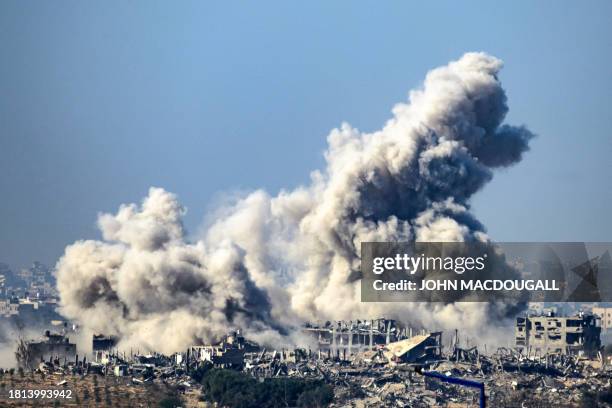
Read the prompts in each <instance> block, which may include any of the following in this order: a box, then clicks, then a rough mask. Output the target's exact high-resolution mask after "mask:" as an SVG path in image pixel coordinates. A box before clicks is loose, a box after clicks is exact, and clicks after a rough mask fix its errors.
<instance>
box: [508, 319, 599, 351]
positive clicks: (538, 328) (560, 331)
mask: <svg viewBox="0 0 612 408" xmlns="http://www.w3.org/2000/svg"><path fill="white" fill-rule="evenodd" d="M515 339H516V347H517V348H518V349H520V350H522V351H523V352H525V353H531V354H535V355H544V354H547V353H555V354H565V355H576V356H587V357H593V356H595V355H596V354H597V352H598V351H600V349H601V327H599V317H597V316H594V315H591V314H583V313H580V314H578V315H576V316H555V315H554V314H552V313H551V314H549V315H546V316H525V317H517V319H516V326H515Z"/></svg>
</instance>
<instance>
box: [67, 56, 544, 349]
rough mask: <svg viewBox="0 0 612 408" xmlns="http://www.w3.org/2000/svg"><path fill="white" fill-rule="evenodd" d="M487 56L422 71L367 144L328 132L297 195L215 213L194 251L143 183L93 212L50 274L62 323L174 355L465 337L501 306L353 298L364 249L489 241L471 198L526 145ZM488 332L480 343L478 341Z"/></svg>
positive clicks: (258, 194) (263, 196)
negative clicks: (324, 337) (374, 335)
mask: <svg viewBox="0 0 612 408" xmlns="http://www.w3.org/2000/svg"><path fill="white" fill-rule="evenodd" d="M501 67H502V63H501V61H500V60H498V59H496V58H494V57H491V56H489V55H486V54H484V53H468V54H465V55H464V56H463V57H462V58H461V59H459V60H458V61H454V62H451V63H450V64H448V65H447V66H444V67H441V68H437V69H435V70H433V71H431V72H429V73H428V74H427V77H426V79H425V82H424V85H423V87H422V88H421V89H419V90H415V91H412V92H411V93H410V97H409V101H408V102H407V103H401V104H398V105H396V106H395V107H394V108H393V117H392V118H391V119H390V120H389V121H388V122H387V123H386V124H385V126H384V127H383V128H382V129H381V130H379V131H377V132H374V133H362V132H360V131H359V130H357V129H355V128H352V127H351V126H350V125H348V124H343V125H342V126H341V127H340V128H339V129H334V130H333V131H332V132H331V133H330V135H329V137H328V143H329V147H328V149H327V151H326V153H325V158H326V162H327V166H326V168H325V169H324V170H323V171H315V172H314V173H313V174H312V181H311V183H310V185H308V186H305V187H300V188H297V189H295V190H292V191H283V192H281V193H280V194H279V195H278V196H275V197H271V196H270V195H268V194H267V193H266V192H264V191H261V190H258V191H255V192H253V193H251V194H249V195H247V196H245V197H243V198H241V199H237V200H235V201H234V202H233V203H231V205H227V206H225V207H224V208H222V209H220V210H219V211H218V212H217V213H216V216H217V218H216V219H215V221H214V222H213V223H212V225H211V226H210V227H209V228H208V229H207V230H206V231H205V232H204V233H203V234H202V237H201V239H199V240H198V241H197V242H188V241H187V240H186V238H185V236H184V229H183V226H182V224H181V216H182V215H183V213H184V209H183V208H182V207H181V205H180V204H179V202H178V201H177V199H176V197H175V196H174V195H173V194H171V193H168V192H166V191H164V190H163V189H160V188H151V190H150V191H149V195H148V196H147V198H145V200H144V201H143V203H142V205H141V206H137V205H134V204H131V205H124V206H121V207H120V209H119V211H118V212H117V214H114V215H113V214H102V215H100V216H99V219H98V225H99V227H100V229H101V231H102V235H103V238H104V241H79V242H76V243H74V244H73V245H70V246H68V247H67V248H66V252H65V254H64V256H63V257H62V258H61V259H60V261H59V262H58V265H57V269H58V275H57V279H58V289H59V291H60V295H61V305H62V313H63V314H64V315H65V316H66V317H68V318H70V319H73V320H76V321H78V322H79V323H80V324H81V325H83V326H85V327H87V328H89V329H91V330H94V331H97V332H104V333H106V334H113V335H118V336H120V337H121V339H122V341H123V342H124V344H125V345H127V344H129V345H132V346H137V347H140V348H141V349H154V350H157V351H162V352H167V353H170V352H174V351H178V350H181V349H184V348H185V347H187V346H189V345H191V344H194V343H201V342H206V341H210V340H213V339H216V338H218V337H219V336H221V335H223V334H224V333H225V332H226V331H227V330H228V329H230V328H241V329H243V330H244V333H245V335H246V336H247V337H248V338H251V339H253V340H255V341H259V342H263V343H268V344H274V345H279V344H283V343H285V344H286V343H298V344H299V342H300V336H299V335H298V334H297V332H296V331H295V328H296V327H298V326H299V325H300V323H301V322H303V321H306V320H315V319H351V318H352V319H355V318H373V317H378V316H382V315H384V316H387V317H394V318H397V319H399V320H402V321H404V322H410V323H411V324H412V325H413V327H416V326H424V327H428V328H441V329H450V328H456V327H461V328H463V329H465V330H468V331H469V330H473V329H476V328H478V330H482V328H481V327H480V324H481V322H482V321H483V319H485V318H487V316H491V315H496V316H504V314H505V308H506V306H505V305H488V304H481V303H457V304H447V305H444V304H429V303H406V304H399V303H392V304H389V303H361V302H360V287H359V272H358V271H359V257H360V253H359V251H360V243H361V242H362V241H409V240H414V239H417V240H420V241H472V240H478V241H487V240H488V237H487V235H486V232H485V228H484V226H483V225H482V224H480V223H479V222H478V221H477V220H476V219H475V218H474V216H473V215H472V214H471V213H470V212H469V199H470V197H471V196H472V195H473V194H474V193H475V192H477V191H478V190H479V189H481V188H482V187H483V186H484V185H485V184H486V183H487V182H488V181H489V180H491V178H492V174H493V169H494V168H496V167H500V166H509V165H511V164H513V163H516V162H518V161H519V160H520V159H521V156H522V154H523V153H524V152H525V151H527V150H528V142H529V139H531V138H532V137H533V135H532V133H530V132H529V131H528V130H527V129H526V128H524V127H513V126H508V125H502V122H503V119H504V117H505V114H506V112H507V110H508V108H507V105H506V96H505V93H504V90H503V88H502V87H501V84H500V82H499V80H498V77H497V74H498V72H499V70H500V69H501ZM489 334H491V335H492V334H493V331H491V332H490V333H489Z"/></svg>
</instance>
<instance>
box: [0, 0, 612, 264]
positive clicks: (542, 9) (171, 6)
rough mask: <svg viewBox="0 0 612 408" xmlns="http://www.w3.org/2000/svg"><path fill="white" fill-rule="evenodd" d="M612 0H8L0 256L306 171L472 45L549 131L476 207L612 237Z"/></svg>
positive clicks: (269, 186)
mask: <svg viewBox="0 0 612 408" xmlns="http://www.w3.org/2000/svg"><path fill="white" fill-rule="evenodd" d="M611 18H612V2H609V1H589V2H564V1H540V2H507V3H506V4H501V3H500V2H485V1H482V2H479V1H470V2H461V3H460V2H418V3H417V2H384V3H383V2H378V3H371V2H368V3H366V2H363V3H360V2H343V1H334V2H328V1H321V2H318V1H308V2H301V3H297V2H240V3H239V2H218V3H212V2H210V3H209V2H190V1H181V2H169V1H166V2H153V1H121V2H117V1H95V2H93V1H92V2H81V1H53V2H51V1H32V2H23V1H20V0H4V1H2V2H0V56H1V61H2V62H1V63H0V157H1V158H0V261H4V262H8V263H9V264H11V265H12V266H13V267H20V266H24V265H26V264H29V263H30V262H31V261H33V260H35V259H39V260H42V261H43V262H46V263H49V264H53V263H55V261H56V260H57V258H58V257H59V256H60V255H61V254H62V252H63V248H64V247H65V246H66V245H67V244H69V243H71V242H73V241H75V240H77V239H82V238H96V237H98V232H97V230H96V227H95V221H96V215H97V213H98V212H99V211H115V210H116V208H117V207H118V206H119V204H121V203H125V202H135V201H140V200H141V198H142V197H144V195H145V194H146V192H147V190H148V188H149V186H152V185H153V186H161V187H164V188H166V189H168V190H170V191H173V192H175V193H177V194H178V196H179V198H180V200H181V201H182V203H183V204H184V205H185V206H187V207H188V209H189V212H188V214H187V216H186V220H185V222H186V226H187V227H188V229H189V230H190V231H192V232H194V231H196V230H197V229H198V226H199V225H200V224H201V223H202V220H203V219H204V216H205V213H206V211H207V210H208V209H210V207H211V203H212V202H214V201H215V197H218V195H219V194H222V193H223V192H227V191H234V190H251V189H255V188H260V187H261V188H265V189H266V190H268V191H269V192H271V193H275V192H277V191H278V190H279V189H281V188H292V187H295V186H297V185H299V184H303V183H306V182H308V178H309V173H310V171H311V170H313V169H315V168H320V167H321V166H322V165H323V159H322V154H321V153H322V151H323V150H324V148H325V145H326V142H325V139H326V136H327V134H328V133H329V130H330V129H332V128H333V127H336V126H338V125H339V124H340V123H341V122H342V121H348V122H349V123H351V124H352V125H353V126H356V127H358V128H359V129H361V130H364V131H372V130H375V129H378V128H380V126H381V125H382V124H383V123H384V122H385V121H386V120H387V119H388V118H389V117H390V109H391V107H392V106H393V104H394V103H396V102H399V101H403V100H405V99H406V96H407V92H408V91H409V90H410V89H411V88H414V87H415V86H418V85H419V84H420V82H421V81H422V80H423V78H424V75H425V73H426V72H427V71H428V70H429V69H431V68H434V67H436V66H438V65H442V64H445V63H447V62H448V61H449V60H452V59H456V58H458V57H460V56H461V55H462V54H463V53H464V52H466V51H486V52H488V53H491V54H493V55H495V56H497V57H499V58H501V59H503V60H504V61H505V63H506V66H505V69H504V70H503V72H502V76H501V79H502V82H503V84H504V87H505V88H506V90H507V93H508V97H509V105H510V113H509V115H508V118H507V121H508V122H509V123H513V124H526V125H528V126H529V128H530V129H531V130H532V131H534V132H535V133H537V134H538V138H537V139H536V140H534V141H533V143H532V150H531V152H530V153H528V154H527V155H526V157H525V159H524V161H523V162H522V163H520V164H518V165H517V166H514V167H511V168H509V169H506V170H503V171H500V172H497V174H496V176H495V178H494V179H493V181H492V182H491V183H490V184H489V185H488V186H486V188H485V189H484V190H483V191H482V192H480V193H479V194H478V196H477V197H476V199H475V201H474V206H473V208H474V212H475V213H476V215H477V216H478V217H479V219H480V220H481V221H483V223H484V224H485V225H486V226H487V227H488V231H489V233H490V235H491V236H492V237H493V238H494V239H496V240H498V241H567V240H570V241H579V240H588V241H612V218H611V217H610V212H609V208H610V202H611V201H612V183H611V182H610V175H611V174H612V160H610V157H611V156H610V155H611V153H612V140H611V134H610V129H611V128H612V114H611V113H612V112H611V108H610V95H611V91H612V70H611V69H610V66H611V65H612V33H611V31H612V30H611V28H610V27H611V25H610V24H609V22H610V20H611Z"/></svg>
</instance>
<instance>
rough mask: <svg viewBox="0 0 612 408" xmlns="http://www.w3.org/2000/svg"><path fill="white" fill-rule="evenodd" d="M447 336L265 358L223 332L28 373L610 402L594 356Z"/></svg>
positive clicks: (188, 386)
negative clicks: (305, 382)
mask: <svg viewBox="0 0 612 408" xmlns="http://www.w3.org/2000/svg"><path fill="white" fill-rule="evenodd" d="M332 331H333V332H335V330H333V328H332ZM339 332H340V331H339ZM455 338H456V339H457V340H455V341H454V342H453V344H452V345H451V346H450V349H449V350H446V351H445V350H444V349H443V347H442V333H440V332H433V333H424V334H417V335H413V336H412V337H408V338H405V339H404V338H402V339H401V340H398V341H393V342H388V343H386V344H372V346H373V347H372V349H369V347H370V346H369V339H367V340H366V341H365V344H366V345H367V348H366V347H354V348H352V349H351V353H350V354H349V353H347V352H346V351H347V350H348V348H345V349H342V350H343V351H342V352H338V350H336V352H333V350H334V349H333V347H328V348H326V349H325V351H323V350H321V349H319V350H316V351H312V350H308V349H290V350H288V349H281V350H269V349H266V348H261V347H259V346H257V345H255V344H251V343H248V342H246V341H245V339H244V338H243V337H242V336H241V335H240V333H231V334H229V335H228V336H227V337H226V338H224V339H223V340H222V341H221V342H220V343H218V344H215V345H208V346H197V347H196V346H194V347H191V348H189V349H187V350H185V352H182V353H176V354H175V355H172V356H164V355H161V354H156V353H154V354H140V353H138V352H136V353H133V352H130V353H125V352H119V351H117V350H108V351H105V352H102V351H98V352H97V353H96V355H95V360H94V361H87V360H86V359H85V358H83V359H79V357H78V355H76V356H75V358H74V359H73V360H70V361H67V360H66V359H63V360H62V359H57V358H49V359H47V360H43V361H41V362H40V364H39V365H38V366H37V368H36V369H35V370H36V372H38V373H44V374H45V375H48V374H49V375H53V374H58V373H61V374H62V375H68V374H72V375H76V376H79V375H80V376H81V378H82V377H83V376H88V375H92V374H96V375H101V376H104V377H112V378H125V380H126V381H128V382H129V384H131V386H132V387H144V386H147V384H164V385H171V386H172V387H174V388H176V389H177V390H179V391H180V392H188V391H189V390H193V391H195V390H199V389H200V387H197V381H198V380H197V379H195V378H194V377H193V373H194V372H195V371H196V369H197V368H199V367H202V366H204V365H209V366H216V367H219V368H231V369H235V370H240V371H243V372H246V373H248V374H250V375H251V376H253V377H254V378H257V379H259V380H261V381H263V379H265V378H275V377H294V378H304V379H321V380H323V381H325V382H326V383H327V384H329V385H331V386H333V390H334V401H333V402H332V404H331V406H332V407H431V406H478V404H479V400H480V399H481V397H482V396H484V397H485V399H486V401H487V405H488V406H520V405H516V404H517V401H520V402H521V403H523V404H524V406H553V405H557V406H578V405H584V404H585V398H589V395H591V398H592V395H603V394H606V393H607V395H609V396H610V397H612V367H610V366H609V365H606V360H605V359H603V358H601V355H600V358H596V359H590V358H588V356H585V355H578V354H566V353H555V352H547V353H542V352H539V353H538V352H535V351H534V350H530V349H527V350H525V349H524V348H522V347H517V348H503V347H502V348H498V349H497V350H495V351H494V352H491V353H488V354H487V353H481V352H480V350H479V349H478V348H477V347H469V348H467V347H466V348H464V347H461V345H460V344H459V342H458V338H459V337H458V335H457V334H456V333H455ZM330 340H331V341H332V342H334V340H333V339H330ZM336 342H337V339H336ZM372 343H374V342H372ZM354 344H355V345H357V344H358V342H357V341H356V342H355V343H354ZM464 385H466V386H464ZM470 387H471V388H470ZM478 387H481V388H480V390H479V389H474V388H478ZM483 391H484V392H483ZM605 398H608V397H605ZM587 403H588V401H587ZM587 406H597V404H596V403H595V404H593V403H591V405H587Z"/></svg>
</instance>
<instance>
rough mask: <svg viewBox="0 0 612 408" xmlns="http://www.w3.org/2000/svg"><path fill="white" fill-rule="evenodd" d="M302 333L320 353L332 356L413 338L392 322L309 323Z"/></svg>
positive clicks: (406, 330) (378, 320) (407, 330)
mask: <svg viewBox="0 0 612 408" xmlns="http://www.w3.org/2000/svg"><path fill="white" fill-rule="evenodd" d="M303 332H304V333H305V334H308V335H310V336H311V337H313V338H314V339H316V340H317V342H318V346H319V350H321V351H322V352H327V351H328V350H331V352H332V353H337V352H342V353H347V354H349V355H350V354H352V353H355V352H359V351H362V350H371V349H373V348H374V347H376V346H378V345H385V344H389V343H393V342H396V341H400V340H404V339H406V338H410V337H412V336H413V334H418V333H413V330H412V329H411V328H406V327H400V326H399V325H398V323H397V322H396V321H395V320H392V319H385V318H380V319H374V320H340V321H333V322H329V321H328V322H325V323H316V324H313V323H309V324H306V325H305V327H304V328H303Z"/></svg>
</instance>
